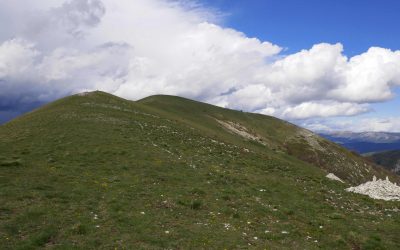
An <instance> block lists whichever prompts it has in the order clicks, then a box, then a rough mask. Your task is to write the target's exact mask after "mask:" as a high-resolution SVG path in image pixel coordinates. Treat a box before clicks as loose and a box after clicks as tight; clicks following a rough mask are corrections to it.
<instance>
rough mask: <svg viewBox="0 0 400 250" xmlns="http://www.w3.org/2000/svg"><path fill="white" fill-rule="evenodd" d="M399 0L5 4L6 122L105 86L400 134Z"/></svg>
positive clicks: (1, 49)
mask: <svg viewBox="0 0 400 250" xmlns="http://www.w3.org/2000/svg"><path fill="white" fill-rule="evenodd" d="M399 11H400V2H398V1H394V0H380V1H378V0H367V1H366V0H353V1H345V0H335V1H333V0H326V1H319V0H304V1H298V0H279V1H278V0H274V1H273V0H264V1H260V0H198V1H195V0H175V1H172V0H32V1H28V2H27V1H24V0H0V123H1V122H5V121H7V120H9V119H11V118H13V117H16V116H18V115H20V114H21V113H24V112H27V111H29V110H32V109H33V108H36V107H39V106H40V105H43V104H44V103H47V102H50V101H53V100H55V99H58V98H61V97H64V96H67V95H71V94H75V93H79V92H82V91H92V90H102V91H106V92H109V93H111V94H115V95H118V96H120V97H123V98H126V99H130V100H138V99H140V98H143V97H146V96H149V95H153V94H170V95H179V96H183V97H187V98H191V99H196V100H199V101H203V102H207V103H211V104H215V105H218V106H222V107H226V108H232V109H238V110H244V111H249V112H257V113H262V114H266V115H272V116H276V117H279V118H281V119H285V120H288V121H290V122H293V123H295V124H298V125H300V126H304V127H306V128H309V129H311V130H314V131H335V130H346V131H356V132H360V131H389V132H400V111H399V104H400V97H399V96H400V32H398V24H399V23H400V16H399V15H398V14H397V13H399Z"/></svg>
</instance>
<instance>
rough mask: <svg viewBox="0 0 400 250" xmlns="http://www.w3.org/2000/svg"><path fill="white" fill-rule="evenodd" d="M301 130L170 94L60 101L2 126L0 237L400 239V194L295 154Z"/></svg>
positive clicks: (17, 241)
mask: <svg viewBox="0 0 400 250" xmlns="http://www.w3.org/2000/svg"><path fill="white" fill-rule="evenodd" d="M214 118H217V119H220V120H230V121H236V122H240V124H242V125H244V126H246V127H247V128H249V129H251V131H253V132H254V133H257V134H259V135H261V136H262V137H263V138H264V141H265V142H266V143H267V144H268V145H269V146H268V147H266V146H263V145H261V144H260V143H257V142H253V141H246V140H243V138H241V137H238V136H237V135H234V134H232V133H229V132H227V131H226V130H225V129H223V128H222V127H221V126H219V125H218V123H217V122H215V119H214ZM296 129H297V128H295V127H294V126H293V125H290V124H288V123H283V122H281V121H279V120H277V119H274V118H270V117H265V116H261V115H251V114H248V113H242V112H237V111H229V110H225V109H220V108H217V107H213V106H210V105H205V104H199V103H196V102H192V101H188V100H185V99H180V98H172V97H160V96H157V97H151V98H147V99H144V100H142V101H141V102H139V103H135V102H129V101H125V100H123V99H120V98H117V97H113V96H111V95H108V94H104V93H99V92H97V93H91V94H89V95H86V96H72V97H68V98H65V99H62V100H59V101H57V102H55V103H52V104H50V105H47V106H46V107H44V108H41V109H39V110H37V111H35V112H33V113H30V114H27V115H25V116H23V117H21V118H18V119H16V120H14V121H12V122H10V123H7V124H5V125H3V126H1V127H0V246H2V248H5V249H18V248H20V249H34V248H37V247H47V248H56V249H70V248H80V249H90V248H92V249H93V248H96V249H110V248H178V247H179V248H207V249H209V248H216V249H221V248H248V247H249V246H252V247H255V248H264V247H265V246H268V247H269V248H272V249H277V248H282V247H286V248H292V249H295V248H297V249H304V248H306V249H314V248H319V247H323V248H336V249H346V248H355V249H357V248H359V247H362V248H365V249H368V248H369V249H376V248H374V247H381V248H382V249H396V248H397V247H398V246H399V245H400V240H399V238H398V234H397V232H398V230H399V229H400V226H399V225H400V215H399V213H398V212H395V210H393V209H394V208H396V207H398V203H396V202H383V201H374V200H371V199H369V198H366V197H363V196H360V195H356V194H350V193H347V192H345V191H344V188H345V187H346V186H347V185H346V184H341V183H336V182H333V181H330V180H328V179H326V178H325V177H324V176H325V174H326V173H325V172H324V171H322V170H321V169H320V168H318V167H315V166H313V165H310V164H308V163H305V162H303V161H300V160H298V159H296V158H295V157H293V156H289V155H288V154H286V153H285V151H286V150H288V148H290V147H291V146H290V145H291V144H293V141H295V142H297V143H299V142H302V140H301V138H299V134H298V132H296ZM324 143H325V142H324ZM324 145H325V144H324ZM300 146H301V147H303V148H305V149H307V148H308V146H307V145H299V147H300ZM328 146H329V147H336V146H335V145H334V144H332V145H331V144H329V145H328ZM246 149H248V150H246ZM291 150H292V151H295V150H293V149H291ZM297 150H300V149H297ZM339 150H342V149H339ZM247 151H249V152H247ZM343 152H344V154H346V153H347V152H346V151H344V150H343ZM292 154H293V155H296V154H297V156H299V155H298V153H296V152H294V153H293V152H292ZM320 154H323V153H320ZM338 154H339V153H338ZM351 157H352V159H351V161H352V160H354V161H358V157H357V156H351ZM316 159H317V158H316ZM346 159H347V158H346ZM324 168H327V167H324ZM371 171H373V170H371ZM355 178H361V177H355ZM350 181H353V180H352V179H350ZM354 181H358V179H357V180H354ZM142 212H144V214H143V213H142ZM95 215H97V217H96V216H95ZM96 218H97V219H96ZM284 231H285V232H288V234H285V233H282V232H284ZM167 232H168V233H167ZM255 237H256V238H255ZM309 237H311V238H309ZM314 241H317V242H314ZM378 249H379V248H378Z"/></svg>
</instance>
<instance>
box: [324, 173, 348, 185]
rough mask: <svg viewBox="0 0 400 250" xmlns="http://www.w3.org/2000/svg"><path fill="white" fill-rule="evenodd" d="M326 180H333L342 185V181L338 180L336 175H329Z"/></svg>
mask: <svg viewBox="0 0 400 250" xmlns="http://www.w3.org/2000/svg"><path fill="white" fill-rule="evenodd" d="M326 178H328V179H331V180H334V181H340V182H341V183H344V181H342V179H340V178H339V177H337V176H336V175H334V174H332V173H329V174H328V175H327V176H326Z"/></svg>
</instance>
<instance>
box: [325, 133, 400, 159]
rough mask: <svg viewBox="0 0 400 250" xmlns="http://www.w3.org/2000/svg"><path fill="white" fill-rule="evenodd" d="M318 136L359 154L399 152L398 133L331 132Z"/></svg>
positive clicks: (399, 135)
mask: <svg viewBox="0 0 400 250" xmlns="http://www.w3.org/2000/svg"><path fill="white" fill-rule="evenodd" d="M320 135H321V136H323V137H325V138H327V139H328V140H331V141H333V142H336V143H338V144H340V145H342V146H343V147H345V148H347V149H349V150H352V151H355V152H357V153H360V154H365V153H371V152H381V151H388V150H400V133H389V132H361V133H355V132H331V133H320Z"/></svg>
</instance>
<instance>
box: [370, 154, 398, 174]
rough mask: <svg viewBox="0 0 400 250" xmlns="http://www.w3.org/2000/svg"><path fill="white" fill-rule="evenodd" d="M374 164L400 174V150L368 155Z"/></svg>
mask: <svg viewBox="0 0 400 250" xmlns="http://www.w3.org/2000/svg"><path fill="white" fill-rule="evenodd" d="M367 157H368V158H370V159H371V160H372V161H373V162H375V163H376V164H379V165H381V166H384V167H385V168H387V169H388V170H390V171H392V172H394V173H396V174H400V150H393V151H384V152H378V153H372V154H368V155H367Z"/></svg>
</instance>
